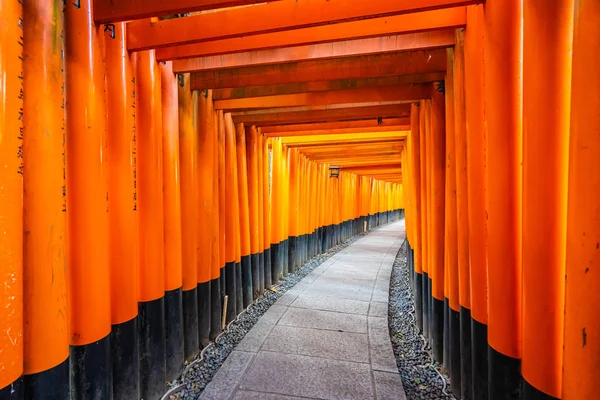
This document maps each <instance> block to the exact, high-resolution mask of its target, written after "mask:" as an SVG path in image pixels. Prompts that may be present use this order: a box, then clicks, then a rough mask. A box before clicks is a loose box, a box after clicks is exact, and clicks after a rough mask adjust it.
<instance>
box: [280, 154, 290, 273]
mask: <svg viewBox="0 0 600 400" xmlns="http://www.w3.org/2000/svg"><path fill="white" fill-rule="evenodd" d="M282 156H283V157H282V159H283V168H284V174H283V185H282V189H283V215H282V218H281V222H282V223H283V247H282V250H283V255H282V256H283V267H282V270H283V272H284V275H287V274H289V273H291V272H293V269H292V268H291V267H290V257H289V248H290V241H289V236H290V233H289V230H290V218H289V214H290V149H289V148H288V147H287V146H283V152H282Z"/></svg>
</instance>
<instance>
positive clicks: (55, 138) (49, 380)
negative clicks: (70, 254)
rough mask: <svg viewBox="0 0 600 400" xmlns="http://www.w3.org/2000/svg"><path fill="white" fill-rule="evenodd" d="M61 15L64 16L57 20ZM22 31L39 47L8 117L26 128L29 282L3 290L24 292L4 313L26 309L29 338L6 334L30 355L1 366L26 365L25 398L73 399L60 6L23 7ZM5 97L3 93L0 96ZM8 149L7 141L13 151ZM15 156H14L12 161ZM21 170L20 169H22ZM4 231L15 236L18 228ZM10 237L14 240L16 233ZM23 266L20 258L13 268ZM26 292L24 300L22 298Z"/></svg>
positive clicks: (13, 329)
mask: <svg viewBox="0 0 600 400" xmlns="http://www.w3.org/2000/svg"><path fill="white" fill-rule="evenodd" d="M56 9H58V10H59V11H57V12H56V13H54V12H53V11H55V10H56ZM53 16H54V18H55V19H54V21H53V20H52V17H53ZM22 27H23V32H22V33H20V36H21V37H22V38H23V37H25V38H32V37H35V38H36V40H25V41H24V42H22V43H23V44H24V45H23V56H22V59H23V65H22V70H19V71H18V73H17V72H16V71H15V72H14V73H16V74H17V75H15V76H17V77H27V79H23V86H22V89H21V91H20V95H19V97H17V96H16V95H15V96H14V97H12V96H11V97H12V99H10V100H11V101H16V100H19V98H20V99H23V103H22V104H20V105H19V106H20V107H21V106H22V108H21V109H19V115H21V117H19V118H18V119H17V116H16V113H15V114H13V116H12V117H11V116H10V115H7V117H8V118H11V119H12V118H14V120H15V121H16V122H18V123H19V125H20V124H21V123H22V128H21V129H20V130H19V131H18V132H15V129H14V128H13V132H12V133H14V136H15V139H20V140H21V143H19V144H20V145H21V146H22V147H20V148H19V151H18V152H17V151H16V149H13V150H15V155H17V154H18V155H19V157H21V158H22V159H21V160H18V161H22V162H23V164H22V165H23V167H24V168H23V169H22V170H21V169H18V168H14V169H11V170H10V171H9V172H10V173H11V175H12V174H14V175H15V177H16V178H17V177H18V178H20V176H19V175H18V173H19V172H21V173H22V175H23V185H24V188H25V190H24V192H21V193H20V195H19V197H21V195H22V201H23V211H24V213H22V212H21V209H19V210H14V212H15V214H16V216H18V217H19V218H23V226H22V227H21V229H20V230H19V232H18V234H19V235H23V233H25V234H24V235H23V238H24V241H23V249H22V254H23V261H24V264H23V277H22V279H23V281H22V283H21V276H20V271H19V273H18V275H17V274H15V276H12V275H11V276H7V279H6V280H5V281H4V287H5V288H10V287H11V286H17V285H18V286H21V285H22V289H19V293H18V297H17V296H15V297H17V298H9V299H8V301H7V302H6V303H5V304H4V306H7V307H8V309H11V305H12V303H13V301H15V300H16V301H15V304H17V305H19V304H20V305H21V306H23V307H24V308H23V310H19V311H18V313H15V314H17V315H19V316H22V318H23V321H22V322H23V323H24V326H23V327H24V330H23V332H22V333H21V331H20V329H19V328H18V326H15V325H13V324H11V323H9V324H7V325H6V326H5V327H3V332H4V331H5V332H6V333H5V335H4V336H8V338H9V339H12V340H13V341H14V344H15V345H20V344H21V343H23V345H24V354H23V353H21V354H19V355H18V356H17V357H15V359H14V360H11V359H9V358H7V357H10V355H11V353H12V351H11V349H8V354H5V352H4V351H2V352H1V353H0V358H2V359H3V360H4V362H5V363H6V364H7V366H9V368H10V364H11V362H19V363H20V362H21V361H23V363H24V370H23V373H24V386H25V387H24V394H25V397H27V398H31V397H40V396H45V395H46V394H49V395H51V396H55V397H59V398H65V397H66V396H68V393H69V361H68V358H69V334H68V319H67V316H68V315H69V314H68V307H67V280H68V275H67V271H66V269H65V264H66V262H67V260H66V235H65V230H66V215H65V204H66V197H65V193H64V188H65V185H66V182H65V157H64V155H65V152H66V149H65V120H64V117H65V110H64V106H65V103H64V100H65V95H64V92H63V89H64V88H65V82H64V73H63V72H64V60H63V54H64V41H63V39H62V38H63V29H64V15H63V12H62V4H59V3H58V2H55V3H54V4H53V3H52V2H46V1H44V2H40V1H33V2H27V4H24V5H23V19H22ZM14 40H15V41H16V40H17V39H16V38H15V39H14ZM19 67H20V66H19ZM40 68H42V69H40ZM42 71H43V72H42ZM19 86H20V85H19ZM1 91H3V90H2V89H0V92H1ZM15 127H17V126H15ZM7 133H8V132H7ZM12 133H11V135H12ZM0 135H1V134H0ZM5 136H7V135H5ZM0 141H3V140H2V139H0ZM10 141H11V140H10V138H9V143H10ZM0 146H3V144H0ZM12 156H13V154H10V157H9V160H10V159H11V158H12ZM7 157H8V155H7ZM28 160H29V162H28ZM19 164H20V165H21V163H20V162H19ZM19 182H20V179H19ZM7 183H8V182H7ZM0 185H1V184H0ZM19 186H20V185H19ZM19 203H20V201H19ZM19 203H14V204H15V205H16V204H19ZM1 204H2V205H0V207H1V208H4V204H5V203H1ZM6 206H7V207H8V208H9V209H10V208H11V206H12V204H10V203H7V204H6ZM9 218H10V216H9ZM6 228H8V229H10V230H12V229H16V228H17V226H9V227H6ZM6 228H5V229H4V230H3V231H2V232H3V234H6V232H7V230H6ZM8 233H9V234H11V232H10V231H8ZM19 242H20V241H19ZM7 244H8V243H7ZM7 249H10V247H8V248H7ZM20 259H21V252H19V256H18V257H16V259H15V261H17V260H18V261H20ZM8 266H9V267H10V264H8ZM19 267H20V265H19ZM17 281H18V282H19V283H17ZM21 290H22V294H23V296H24V298H21ZM9 292H10V290H9ZM13 295H14V294H13ZM104 300H108V299H104ZM21 301H23V303H22V304H21ZM4 306H3V307H2V308H4ZM21 312H22V313H23V314H21ZM7 322H10V321H7ZM19 325H20V324H19ZM21 351H23V349H22V350H21ZM19 367H21V366H19ZM0 368H1V367H0ZM4 368H5V367H4ZM4 368H2V369H4ZM13 381H14V380H13ZM1 386H4V385H1ZM12 396H14V394H12V395H8V396H7V397H6V398H13V397H12ZM0 397H2V396H0ZM2 398H4V397H2Z"/></svg>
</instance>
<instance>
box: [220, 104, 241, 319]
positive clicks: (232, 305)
mask: <svg viewBox="0 0 600 400" xmlns="http://www.w3.org/2000/svg"><path fill="white" fill-rule="evenodd" d="M223 124H224V129H225V167H226V169H225V181H224V184H225V210H224V213H225V228H226V230H225V244H226V248H225V251H226V255H225V257H226V258H225V262H226V264H225V279H226V283H225V286H226V293H227V316H226V323H229V322H231V321H233V320H234V319H235V317H236V315H237V309H238V307H237V300H238V295H237V292H238V287H237V284H238V281H237V271H236V262H237V258H236V243H235V240H236V232H235V231H236V230H239V221H238V219H237V218H236V217H237V216H238V210H237V206H238V200H237V190H236V189H237V157H236V155H235V131H234V127H233V122H231V115H230V114H225V115H224V118H223ZM240 290H241V288H240Z"/></svg>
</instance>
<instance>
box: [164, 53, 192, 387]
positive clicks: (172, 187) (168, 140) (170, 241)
mask: <svg viewBox="0 0 600 400" xmlns="http://www.w3.org/2000/svg"><path fill="white" fill-rule="evenodd" d="M159 68H160V75H161V80H160V82H161V101H162V128H163V190H162V192H163V205H164V208H163V216H164V241H165V253H164V255H165V260H164V268H165V340H166V342H165V343H166V348H167V353H166V361H167V363H166V378H167V380H173V379H175V378H177V376H178V375H179V373H180V371H181V369H182V368H183V361H184V349H183V342H184V334H183V304H182V287H181V286H182V264H181V182H180V180H179V179H180V176H179V173H180V171H179V106H178V89H177V87H178V82H177V77H176V76H175V74H173V63H172V62H171V61H167V62H166V63H165V64H162V63H160V64H159ZM189 97H190V102H191V97H192V96H191V93H189ZM190 112H191V111H190ZM191 123H192V124H193V121H191ZM188 297H189V296H188ZM194 334H195V335H196V337H197V335H198V334H197V332H195V333H194Z"/></svg>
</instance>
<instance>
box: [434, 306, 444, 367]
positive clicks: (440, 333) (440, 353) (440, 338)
mask: <svg viewBox="0 0 600 400" xmlns="http://www.w3.org/2000/svg"><path fill="white" fill-rule="evenodd" d="M431 300H432V301H431V353H432V355H433V359H434V360H435V361H437V362H439V363H442V362H444V302H443V301H442V300H438V299H436V298H435V297H433V296H432V297H431Z"/></svg>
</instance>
